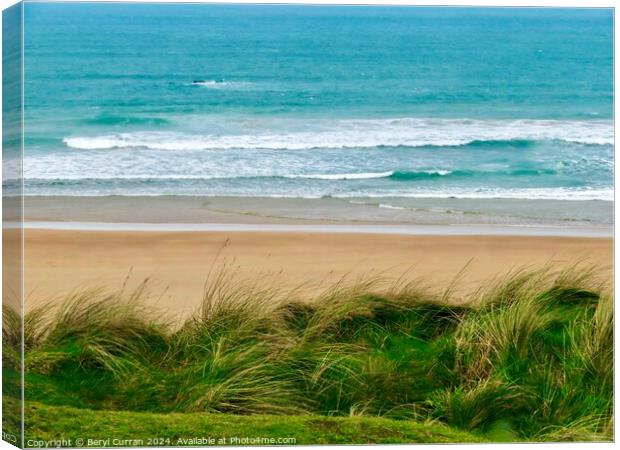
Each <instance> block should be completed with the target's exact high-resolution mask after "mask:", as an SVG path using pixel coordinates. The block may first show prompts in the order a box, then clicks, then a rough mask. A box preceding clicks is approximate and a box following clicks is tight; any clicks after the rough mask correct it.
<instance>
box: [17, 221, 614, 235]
mask: <svg viewBox="0 0 620 450" xmlns="http://www.w3.org/2000/svg"><path fill="white" fill-rule="evenodd" d="M23 227H24V229H26V230H56V231H92V232H98V231H110V232H114V231H116V232H162V233H175V232H176V233H186V232H210V233H229V232H230V233H243V232H254V233H317V234H380V235H382V234H384V235H405V236H531V237H579V238H611V237H613V233H614V231H613V227H564V228H562V227H556V226H543V225H495V224H479V225H414V224H407V225H384V224H372V225H368V224H342V225H341V224H307V225H303V224H295V223H291V224H252V223H144V222H124V223H120V222H60V221H58V222H54V221H36V222H35V221H28V222H24V223H23ZM8 228H11V227H8Z"/></svg>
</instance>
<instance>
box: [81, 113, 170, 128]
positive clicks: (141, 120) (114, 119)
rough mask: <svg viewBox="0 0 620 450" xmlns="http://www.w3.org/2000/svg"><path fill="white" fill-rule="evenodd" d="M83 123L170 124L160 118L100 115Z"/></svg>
mask: <svg viewBox="0 0 620 450" xmlns="http://www.w3.org/2000/svg"><path fill="white" fill-rule="evenodd" d="M83 123H85V124H88V125H155V126H161V125H169V124H170V123H171V122H170V121H169V120H168V119H164V118H162V117H139V116H120V115H118V116H117V115H101V116H97V117H93V118H89V119H84V120H83Z"/></svg>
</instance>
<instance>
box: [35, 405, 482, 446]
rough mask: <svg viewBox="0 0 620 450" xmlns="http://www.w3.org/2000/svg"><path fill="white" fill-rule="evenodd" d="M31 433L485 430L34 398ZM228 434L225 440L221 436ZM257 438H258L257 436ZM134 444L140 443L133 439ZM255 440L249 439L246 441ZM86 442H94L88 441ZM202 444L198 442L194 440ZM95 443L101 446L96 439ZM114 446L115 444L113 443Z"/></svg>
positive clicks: (184, 441)
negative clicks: (160, 410)
mask: <svg viewBox="0 0 620 450" xmlns="http://www.w3.org/2000/svg"><path fill="white" fill-rule="evenodd" d="M25 413H26V429H27V430H28V431H27V436H26V439H27V440H28V439H30V440H43V441H52V440H56V439H59V438H62V439H65V440H71V441H72V442H73V443H75V442H76V440H77V439H79V438H82V439H89V438H90V439H93V440H95V439H105V438H108V437H113V438H114V437H115V438H117V439H127V438H131V439H136V440H141V441H142V445H155V444H160V445H162V446H168V445H170V446H183V445H189V444H192V441H191V439H194V438H196V437H200V438H203V439H204V438H212V439H214V441H212V442H214V445H231V444H235V443H237V444H241V443H242V442H243V441H238V442H236V441H235V440H234V438H238V439H244V438H245V439H247V438H252V439H254V438H273V439H276V440H277V439H288V438H294V442H291V441H284V440H281V441H279V442H278V441H276V442H275V443H277V444H281V445H282V444H288V445H292V444H298V445H299V444H380V443H414V442H444V443H449V442H480V441H481V440H483V438H481V437H480V436H475V435H472V434H470V433H467V432H463V431H459V430H455V429H451V428H449V427H447V426H445V425H443V424H440V423H432V422H426V423H418V422H413V421H397V420H390V419H384V418H379V417H352V418H349V417H347V418H343V417H324V416H316V415H305V416H285V417H283V416H269V415H252V416H240V415H233V414H204V413H169V414H155V413H136V412H122V411H93V410H82V409H75V408H70V407H65V406H48V405H44V404H41V403H35V402H29V403H27V406H26V411H25ZM222 438H224V439H225V440H224V441H221V440H220V439H222ZM254 443H255V444H256V442H254ZM132 444H134V445H136V444H140V443H137V442H133V443H132ZM247 444H249V443H246V445H247ZM84 445H88V442H87V441H85V442H84ZM194 445H196V442H194ZM90 446H93V447H94V446H101V443H100V442H94V441H93V442H91V443H90ZM108 446H109V445H108Z"/></svg>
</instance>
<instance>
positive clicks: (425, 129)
mask: <svg viewBox="0 0 620 450" xmlns="http://www.w3.org/2000/svg"><path fill="white" fill-rule="evenodd" d="M302 125H303V126H305V129H304V130H302V131H283V130H275V129H269V128H268V127H260V126H257V127H255V128H254V129H253V132H250V133H241V134H226V135H216V134H191V133H182V132H162V131H139V132H132V133H118V134H107V135H100V136H68V137H65V138H64V139H63V142H64V143H65V145H66V146H67V147H70V148H74V149H80V150H112V149H129V148H142V149H150V150H172V151H174V150H177V151H182V150H187V151H195V150H230V149H265V150H309V149H318V148H326V149H328V148H372V147H429V146H431V147H433V146H434V147H454V146H472V147H481V146H489V145H500V144H501V145H510V146H516V147H524V146H529V145H535V144H536V143H537V142H539V141H563V142H569V143H576V144H585V145H613V142H614V130H613V123H612V122H611V121H596V120H592V121H557V120H466V119H413V118H403V119H367V120H340V121H333V122H319V123H316V122H312V121H308V123H303V122H300V124H297V125H296V127H300V126H302Z"/></svg>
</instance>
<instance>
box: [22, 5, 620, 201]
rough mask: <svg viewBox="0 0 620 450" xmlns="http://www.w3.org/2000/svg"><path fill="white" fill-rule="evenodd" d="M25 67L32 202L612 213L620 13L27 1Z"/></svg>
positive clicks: (26, 164)
mask: <svg viewBox="0 0 620 450" xmlns="http://www.w3.org/2000/svg"><path fill="white" fill-rule="evenodd" d="M24 67H25V86H24V90H25V144H26V149H25V160H24V176H25V192H26V194H28V195H71V196H78V195H79V196H81V195H203V196H242V197H254V196H270V197H309V198H316V197H326V196H329V197H339V198H343V199H352V198H360V197H363V198H378V199H383V198H392V199H394V198H398V199H403V198H436V197H437V198H446V197H454V198H468V199H488V198H499V199H502V198H507V199H548V200H549V199H551V200H575V201H586V200H590V201H592V200H599V201H611V200H613V137H614V129H613V12H612V10H611V9H557V8H545V9H542V8H518V9H515V8H426V7H345V6H277V5H271V6H266V5H255V6H250V5H206V4H202V5H201V4H186V5H179V4H111V3H92V4H88V3H84V4H66V3H64V4H63V3H49V4H46V3H26V5H25V63H24ZM384 204H385V206H387V207H389V206H390V202H389V201H386V202H384ZM395 204H396V203H395ZM609 205H610V206H609V208H610V210H611V203H609Z"/></svg>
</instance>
